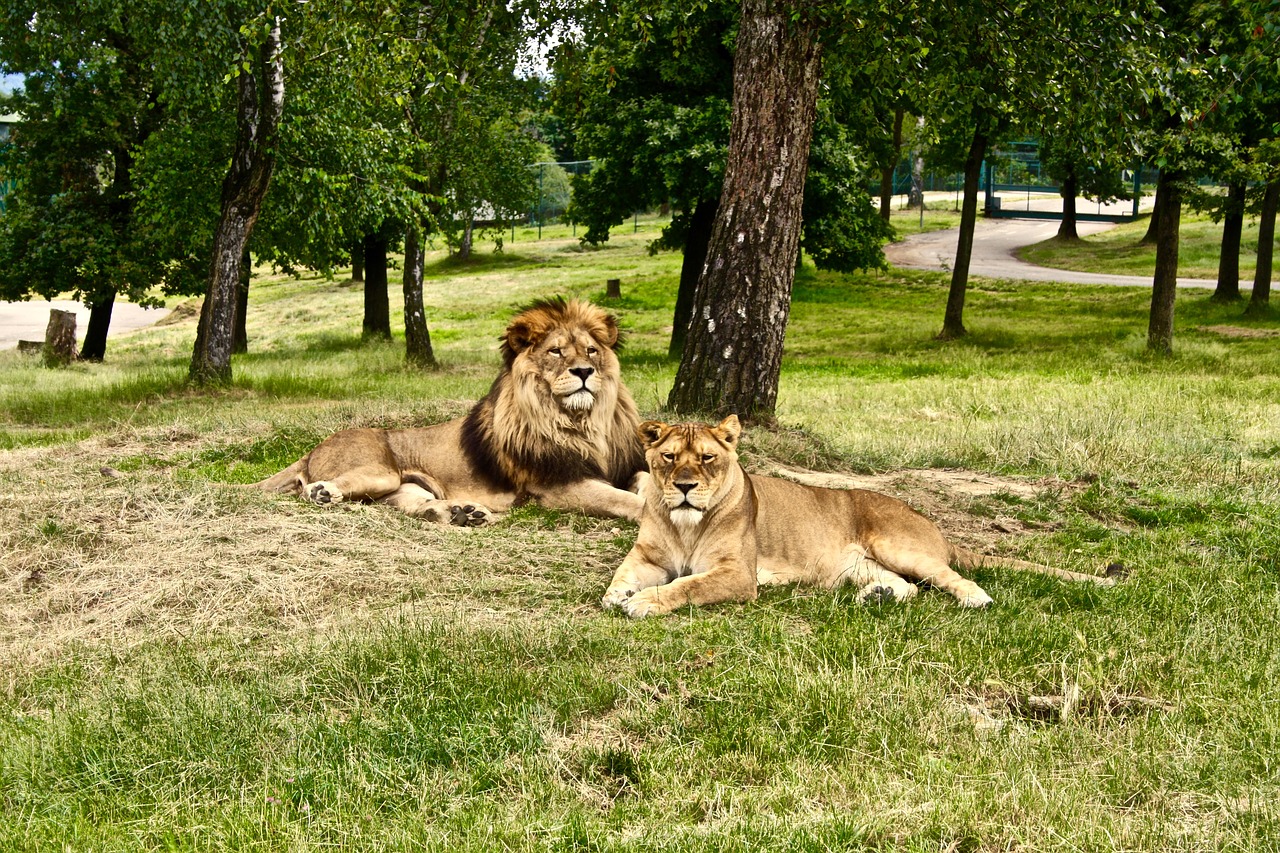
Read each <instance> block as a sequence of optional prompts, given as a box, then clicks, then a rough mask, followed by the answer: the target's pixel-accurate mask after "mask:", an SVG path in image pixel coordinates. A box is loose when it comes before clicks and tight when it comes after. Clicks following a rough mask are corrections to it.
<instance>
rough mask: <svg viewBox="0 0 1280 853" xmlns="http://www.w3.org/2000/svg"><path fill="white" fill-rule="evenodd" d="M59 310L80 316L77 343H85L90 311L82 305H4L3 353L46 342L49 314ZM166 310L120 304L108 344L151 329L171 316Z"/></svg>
mask: <svg viewBox="0 0 1280 853" xmlns="http://www.w3.org/2000/svg"><path fill="white" fill-rule="evenodd" d="M53 308H58V309H60V310H62V311H75V312H76V340H78V341H81V342H83V341H84V333H85V330H86V329H87V328H88V327H89V311H88V309H87V308H85V307H84V306H83V305H81V304H80V303H79V302H68V301H65V300H54V301H52V302H46V301H44V300H43V299H39V300H32V301H30V302H0V350H6V349H14V348H15V347H17V346H18V341H19V340H23V341H43V340H44V331H45V328H46V327H48V325H49V311H50V310H51V309H53ZM168 313H169V311H168V309H166V308H143V307H141V306H139V305H134V304H133V303H132V302H116V304H115V305H114V306H113V307H112V309H111V328H110V330H109V331H108V332H107V340H111V339H112V338H114V337H116V336H117V335H120V334H123V333H124V332H129V331H132V330H134V329H140V328H142V327H144V326H150V325H151V324H152V323H154V322H156V321H157V320H159V319H160V318H161V317H163V316H165V315H166V314H168Z"/></svg>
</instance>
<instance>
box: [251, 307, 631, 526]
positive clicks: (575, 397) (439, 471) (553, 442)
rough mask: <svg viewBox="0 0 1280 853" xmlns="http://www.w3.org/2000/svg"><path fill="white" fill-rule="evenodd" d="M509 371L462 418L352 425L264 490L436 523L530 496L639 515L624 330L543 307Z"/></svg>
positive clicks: (606, 320) (595, 313) (482, 514)
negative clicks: (384, 508)
mask: <svg viewBox="0 0 1280 853" xmlns="http://www.w3.org/2000/svg"><path fill="white" fill-rule="evenodd" d="M501 341H502V356H503V366H502V370H501V372H500V373H499V374H498V378H497V379H495V380H494V382H493V386H492V387H491V388H490V389H489V393H488V394H487V395H485V397H484V398H483V399H481V400H480V401H479V402H478V403H476V404H475V406H474V407H473V408H472V409H471V412H470V413H469V414H468V415H467V416H466V417H464V418H458V419H456V420H452V421H448V422H447V423H442V424H436V425H435V426H429V427H425V428H422V429H348V430H342V431H341V432H337V433H334V434H333V435H331V436H329V437H328V438H326V439H325V440H324V441H322V442H320V444H318V445H317V446H316V447H315V449H313V450H312V451H311V452H310V453H308V454H307V455H306V456H304V457H302V458H301V459H299V460H298V461H297V462H295V463H293V464H292V465H290V466H289V467H288V468H285V469H284V470H283V471H281V472H280V473H278V474H276V475H275V476H272V477H268V478H267V479H265V480H262V481H261V482H259V483H255V484H254V485H256V486H257V487H258V488H261V489H264V490H266V491H273V492H284V493H289V494H301V495H303V496H304V497H305V498H306V499H307V500H310V501H314V502H315V503H318V504H330V503H336V502H338V501H342V500H374V501H380V502H382V503H387V504H391V505H392V506H394V507H396V508H398V509H400V510H403V511H404V512H406V513H409V514H410V515H414V516H419V517H422V518H425V519H428V520H431V521H438V522H444V523H451V524H456V525H460V526H473V527H474V526H480V525H483V524H486V523H488V522H489V521H491V520H492V519H493V517H494V513H496V512H502V511H505V510H507V509H510V508H511V507H512V506H513V505H515V504H517V503H520V502H523V501H525V500H528V499H536V500H538V501H539V502H540V503H542V504H543V505H544V506H548V507H552V508H556V509H575V510H582V511H583V512H587V513H591V514H593V515H604V516H615V517H621V518H630V519H633V520H634V519H637V518H639V517H640V509H641V506H642V503H643V502H642V501H641V499H640V496H639V495H638V494H636V493H635V492H633V491H628V488H630V487H633V486H636V485H638V479H639V478H642V477H643V476H646V475H641V474H640V472H642V471H643V470H644V455H643V451H642V450H641V447H640V444H639V442H638V441H637V440H636V425H637V424H638V423H639V421H640V418H639V415H638V414H637V412H636V406H635V403H634V402H633V401H632V399H631V395H630V394H629V393H628V392H627V389H626V388H625V387H624V386H623V384H622V380H621V378H620V376H619V369H618V357H617V356H616V355H615V353H614V350H615V349H616V347H617V345H618V324H617V321H616V320H615V319H614V318H613V317H612V316H611V315H609V314H608V313H606V312H604V311H602V310H601V309H599V308H597V307H596V306H594V305H591V304H589V303H586V302H579V301H577V300H569V301H567V302H566V301H565V300H564V299H558V298H557V299H549V300H543V301H539V302H535V303H534V304H533V305H531V306H530V307H528V308H526V309H525V310H524V311H522V312H521V313H520V314H518V315H517V316H516V317H515V318H514V319H513V320H512V321H511V324H510V325H509V326H507V330H506V333H505V334H504V335H503V336H502V338H501Z"/></svg>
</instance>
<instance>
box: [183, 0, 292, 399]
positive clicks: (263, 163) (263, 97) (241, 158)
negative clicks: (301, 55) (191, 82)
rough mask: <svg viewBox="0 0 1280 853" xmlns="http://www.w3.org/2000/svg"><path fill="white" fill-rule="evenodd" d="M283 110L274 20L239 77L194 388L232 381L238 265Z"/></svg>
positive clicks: (267, 181) (254, 218)
mask: <svg viewBox="0 0 1280 853" xmlns="http://www.w3.org/2000/svg"><path fill="white" fill-rule="evenodd" d="M283 110H284V61H283V59H282V57H281V53H280V19H279V18H276V19H275V21H274V23H273V24H272V26H271V29H270V30H269V32H268V34H267V38H266V40H265V41H264V42H263V44H262V45H261V46H259V47H258V49H257V54H256V56H254V57H253V61H252V63H251V64H250V67H249V70H247V71H241V73H240V76H239V78H238V86H237V97H236V147H235V153H234V154H233V156H232V158H231V167H230V168H229V169H228V170H227V177H226V179H225V180H224V181H223V182H222V213H221V215H220V216H219V218H218V226H217V230H216V231H215V232H214V237H213V260H212V262H211V263H210V268H209V290H208V292H207V294H206V295H205V299H204V308H203V309H202V310H201V312H200V328H199V331H197V333H196V345H195V352H194V353H193V354H192V356H191V369H190V372H189V374H188V377H189V379H190V381H191V382H193V383H195V384H197V385H210V384H225V383H228V382H230V381H231V348H232V337H233V333H234V329H233V327H234V321H235V310H236V290H237V289H238V287H239V283H240V266H241V262H242V261H243V259H244V247H245V246H246V245H247V244H248V242H249V235H250V234H251V233H252V232H253V226H254V224H255V223H256V222H257V221H258V213H259V212H260V211H261V210H262V199H263V197H264V196H265V195H266V194H267V187H268V185H269V184H270V183H271V173H272V171H273V170H274V169H275V162H276V139H277V135H278V134H277V131H278V130H279V127H280V115H281V112H282V111H283Z"/></svg>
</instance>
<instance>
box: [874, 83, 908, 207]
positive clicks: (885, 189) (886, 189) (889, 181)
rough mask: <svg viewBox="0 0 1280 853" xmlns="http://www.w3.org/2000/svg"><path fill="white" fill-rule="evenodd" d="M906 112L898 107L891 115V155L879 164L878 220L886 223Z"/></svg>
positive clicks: (891, 205) (900, 153)
mask: <svg viewBox="0 0 1280 853" xmlns="http://www.w3.org/2000/svg"><path fill="white" fill-rule="evenodd" d="M905 116H906V110H904V109H903V108H902V107H898V108H897V109H896V110H894V113H893V153H892V154H890V155H889V159H888V160H887V161H886V162H884V163H882V164H880V218H881V219H883V220H884V221H885V222H888V221H889V219H890V217H891V216H892V215H893V172H894V169H896V168H897V166H898V158H899V157H901V156H902V119H903V118H904V117H905Z"/></svg>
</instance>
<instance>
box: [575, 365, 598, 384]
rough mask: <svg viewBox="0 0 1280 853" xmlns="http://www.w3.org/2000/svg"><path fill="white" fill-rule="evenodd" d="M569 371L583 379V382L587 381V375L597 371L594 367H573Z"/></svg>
mask: <svg viewBox="0 0 1280 853" xmlns="http://www.w3.org/2000/svg"><path fill="white" fill-rule="evenodd" d="M569 372H570V373H572V374H573V375H574V376H576V377H578V378H579V379H581V380H582V381H583V382H586V381H587V377H588V376H590V375H591V374H593V373H595V372H596V369H595V368H594V367H571V368H569Z"/></svg>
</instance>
